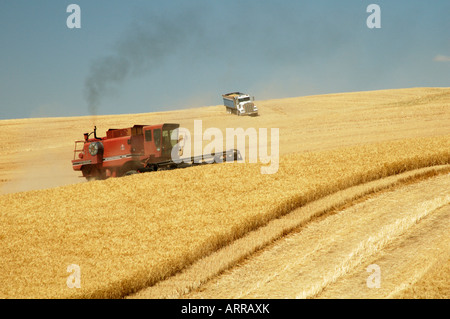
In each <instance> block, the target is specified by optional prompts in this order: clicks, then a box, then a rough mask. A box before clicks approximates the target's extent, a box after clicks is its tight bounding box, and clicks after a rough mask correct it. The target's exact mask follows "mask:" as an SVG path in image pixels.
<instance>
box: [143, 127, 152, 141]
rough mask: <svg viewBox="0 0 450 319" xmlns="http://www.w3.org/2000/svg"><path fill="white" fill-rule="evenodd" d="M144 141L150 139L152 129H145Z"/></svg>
mask: <svg viewBox="0 0 450 319" xmlns="http://www.w3.org/2000/svg"><path fill="white" fill-rule="evenodd" d="M145 141H146V142H151V141H152V130H147V131H145Z"/></svg>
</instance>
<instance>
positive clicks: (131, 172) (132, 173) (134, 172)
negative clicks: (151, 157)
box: [124, 170, 138, 176]
mask: <svg viewBox="0 0 450 319" xmlns="http://www.w3.org/2000/svg"><path fill="white" fill-rule="evenodd" d="M137 173H138V172H137V171H134V170H131V171H128V172H126V173H125V174H124V176H128V175H134V174H137Z"/></svg>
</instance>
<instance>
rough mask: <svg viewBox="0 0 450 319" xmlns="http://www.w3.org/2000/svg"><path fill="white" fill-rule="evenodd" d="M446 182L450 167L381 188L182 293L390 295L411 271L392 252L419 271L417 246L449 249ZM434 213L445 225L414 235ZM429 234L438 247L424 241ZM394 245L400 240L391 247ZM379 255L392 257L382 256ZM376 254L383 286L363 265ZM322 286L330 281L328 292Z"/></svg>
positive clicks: (449, 186) (428, 253) (431, 253)
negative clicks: (373, 282) (370, 283)
mask: <svg viewBox="0 0 450 319" xmlns="http://www.w3.org/2000/svg"><path fill="white" fill-rule="evenodd" d="M449 190H450V174H446V175H442V176H437V177H433V178H430V179H429V180H425V181H422V182H419V183H417V184H411V185H406V186H404V187H399V188H398V189H394V190H392V191H389V192H385V193H382V194H380V195H379V196H376V197H374V198H370V199H368V200H366V201H364V202H361V203H358V204H356V205H354V206H351V207H349V208H347V209H344V210H342V211H340V212H338V213H337V214H334V215H331V216H329V217H327V218H325V219H322V220H318V221H313V222H311V223H309V224H308V225H307V226H306V227H304V228H303V229H301V231H299V232H296V233H293V234H289V235H288V236H286V237H284V238H282V239H281V240H279V241H278V242H277V243H276V244H275V245H273V246H271V247H269V248H268V249H264V250H263V251H261V252H259V253H258V254H255V255H254V256H252V257H251V258H248V259H247V260H245V261H244V262H242V263H240V264H239V265H238V266H236V267H234V268H232V269H230V270H228V271H226V272H224V273H223V274H221V275H219V276H217V277H216V278H214V279H213V280H211V281H210V282H208V283H207V284H205V285H203V286H201V287H200V288H199V289H197V290H196V291H192V292H191V293H189V294H186V295H184V296H183V297H184V298H317V297H324V298H325V297H327V296H328V297H332V298H336V297H338V298H348V297H352V298H357V297H363V298H370V297H371V296H372V297H377V298H379V297H388V296H389V295H390V294H391V293H395V292H396V289H397V288H398V287H402V285H406V286H407V285H408V280H410V278H411V277H410V276H406V278H407V279H403V280H402V279H399V278H403V277H405V276H402V274H403V272H402V270H399V269H403V271H404V268H403V267H400V268H399V267H397V268H396V267H394V266H395V265H397V263H395V262H393V261H395V260H396V258H394V256H395V255H397V258H399V257H402V259H401V260H403V261H402V262H401V263H403V264H404V263H406V262H407V263H409V264H410V265H415V266H413V268H412V269H411V272H412V273H416V276H417V274H418V275H419V277H420V274H421V273H422V272H426V269H427V267H429V265H427V263H420V264H419V265H417V263H414V260H415V259H414V258H415V255H416V252H417V251H418V250H419V251H421V252H422V257H423V258H424V259H428V260H432V259H435V257H436V254H437V253H442V254H446V253H447V252H448V250H445V248H446V247H448V246H449V245H448V244H449V237H448V235H446V232H445V231H446V230H447V229H448V228H446V227H445V225H446V222H447V221H448V210H447V209H441V207H445V206H446V205H448V204H449V203H450V192H449ZM433 217H434V218H435V219H436V220H437V222H438V223H439V222H440V223H441V224H442V225H443V227H441V228H440V229H438V231H436V232H435V231H434V229H433V228H430V227H428V229H429V230H430V232H429V233H428V236H423V237H417V236H415V237H414V235H413V234H414V232H418V233H420V230H421V229H422V228H423V227H427V225H429V223H430V222H431V223H432V221H433ZM408 234H411V236H413V237H414V238H415V239H416V240H417V241H418V243H416V244H415V246H414V245H413V246H410V247H409V248H408V247H406V248H405V246H404V245H403V246H401V243H402V241H404V240H407V238H408ZM442 236H444V237H442ZM429 237H431V239H430V238H429ZM430 240H432V242H434V243H435V244H436V243H437V244H439V245H438V246H439V248H440V249H437V250H430V249H428V248H429V247H428V243H429V242H430ZM395 245H397V246H399V247H403V248H402V249H400V250H395V249H393V248H392V247H393V246H395ZM382 258H385V259H386V258H387V259H389V260H391V261H392V262H391V263H382V262H381V261H382V260H383V259H382ZM373 261H375V262H379V263H380V264H382V265H383V266H382V273H383V274H384V277H385V279H384V280H383V286H385V287H387V288H386V289H382V290H373V289H368V287H367V283H366V278H367V277H368V276H369V273H368V272H367V271H366V270H365V267H366V265H367V264H370V263H372V262H373ZM397 266H398V265H397ZM352 276H353V277H352ZM388 278H390V279H388ZM339 287H340V288H339ZM327 288H333V289H332V290H330V291H332V293H328V292H327ZM375 292H376V293H375Z"/></svg>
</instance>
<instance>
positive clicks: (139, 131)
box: [72, 123, 240, 180]
mask: <svg viewBox="0 0 450 319" xmlns="http://www.w3.org/2000/svg"><path fill="white" fill-rule="evenodd" d="M178 128H179V124H173V123H165V124H158V125H134V126H133V127H130V128H124V129H109V130H108V131H107V132H106V137H98V136H97V128H96V127H95V128H94V131H93V132H92V133H85V134H84V140H83V141H76V142H75V150H74V159H73V160H72V166H73V169H74V170H75V171H81V172H82V174H83V177H85V178H86V179H88V180H93V179H106V178H108V177H120V176H124V175H131V174H135V173H143V172H148V171H156V170H159V169H171V168H178V167H185V166H187V165H186V163H187V162H191V165H197V164H205V163H207V162H208V163H209V162H210V160H211V157H214V160H215V161H216V162H217V161H223V160H226V159H227V158H229V157H230V156H233V160H236V159H240V154H239V152H238V151H237V150H230V151H227V152H223V153H220V154H210V155H201V156H199V157H191V158H184V159H181V160H180V161H177V162H182V163H183V164H177V163H175V162H174V161H173V160H172V149H173V148H174V146H175V145H177V143H178V142H179V140H178V130H177V129H178ZM180 151H182V150H180Z"/></svg>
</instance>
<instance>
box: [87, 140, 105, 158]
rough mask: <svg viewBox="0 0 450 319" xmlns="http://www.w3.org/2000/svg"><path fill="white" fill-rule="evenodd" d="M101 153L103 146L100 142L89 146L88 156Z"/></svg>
mask: <svg viewBox="0 0 450 319" xmlns="http://www.w3.org/2000/svg"><path fill="white" fill-rule="evenodd" d="M102 151H103V144H102V143H101V142H92V143H91V144H89V154H91V155H92V156H95V155H97V154H98V153H101V152H102Z"/></svg>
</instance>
